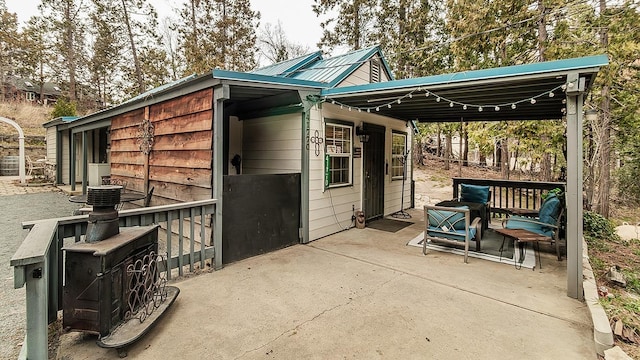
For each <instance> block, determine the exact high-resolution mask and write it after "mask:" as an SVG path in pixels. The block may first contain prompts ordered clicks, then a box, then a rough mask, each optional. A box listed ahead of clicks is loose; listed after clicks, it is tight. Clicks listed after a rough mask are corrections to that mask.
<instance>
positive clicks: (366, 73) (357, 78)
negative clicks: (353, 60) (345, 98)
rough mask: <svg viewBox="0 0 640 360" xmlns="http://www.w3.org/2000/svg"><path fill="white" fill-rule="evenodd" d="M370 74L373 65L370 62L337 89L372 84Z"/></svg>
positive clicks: (364, 64) (361, 66)
mask: <svg viewBox="0 0 640 360" xmlns="http://www.w3.org/2000/svg"><path fill="white" fill-rule="evenodd" d="M370 72H371V65H369V62H365V63H363V64H362V65H360V67H359V68H357V69H356V71H354V72H353V73H351V75H349V76H347V78H346V79H344V80H343V81H341V82H340V84H338V86H336V87H342V86H352V85H363V84H369V83H370V82H371V81H370V80H371V77H370Z"/></svg>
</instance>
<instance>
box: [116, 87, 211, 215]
mask: <svg viewBox="0 0 640 360" xmlns="http://www.w3.org/2000/svg"><path fill="white" fill-rule="evenodd" d="M212 100H213V90H212V89H205V90H201V91H198V92H195V93H192V94H189V95H185V96H182V97H179V98H176V99H172V100H168V101H165V102H162V103H159V104H154V105H151V106H149V107H147V108H144V109H138V110H134V111H131V112H129V113H126V114H123V115H120V116H117V117H115V118H114V119H113V120H112V123H111V175H112V176H113V177H117V178H122V179H123V180H126V181H127V187H128V188H129V189H132V190H137V191H144V185H145V181H148V182H149V188H151V187H154V193H153V194H154V196H155V197H157V198H158V201H157V204H160V203H171V202H175V201H193V200H202V199H210V198H211V196H212V190H211V184H212V167H211V166H212V157H213V152H212V150H211V149H212V144H213V131H212V124H213V120H212V119H213V107H212V105H213V101H212ZM145 113H146V114H148V115H147V116H148V118H149V120H150V121H151V124H152V125H153V127H154V132H153V148H152V150H151V153H150V154H149V156H148V159H147V158H146V155H145V154H144V153H142V152H141V151H140V145H139V140H138V136H139V131H140V130H139V127H140V124H141V123H142V121H143V120H144V118H145ZM145 164H148V166H145ZM146 168H148V174H145V169H146ZM154 199H155V198H154Z"/></svg>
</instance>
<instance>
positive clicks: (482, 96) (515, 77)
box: [321, 55, 608, 299]
mask: <svg viewBox="0 0 640 360" xmlns="http://www.w3.org/2000/svg"><path fill="white" fill-rule="evenodd" d="M607 64H608V58H607V56H606V55H596V56H590V57H582V58H575V59H567V60H558V61H549V62H541V63H534V64H526V65H516V66H509V67H501V68H493V69H486V70H475V71H467V72H460V73H454V74H443V75H437V76H429V77H422V78H412V79H404V80H395V81H388V82H381V83H372V84H366V85H358V86H349V87H340V88H333V89H325V90H323V91H322V92H321V96H322V97H323V98H324V100H325V101H326V102H327V103H332V104H336V105H340V106H342V107H347V108H349V110H352V111H359V112H370V113H378V114H380V115H385V116H388V117H391V118H396V119H401V120H405V121H407V122H408V123H412V122H454V121H455V122H460V121H509V120H511V121H513V120H539V121H541V120H560V119H563V120H565V121H566V124H567V130H566V131H567V149H568V151H567V186H566V206H567V235H566V236H567V295H568V296H570V297H572V298H577V299H583V296H584V294H583V288H582V281H583V279H582V265H583V264H582V235H583V229H582V168H583V157H582V121H583V103H584V97H585V94H586V93H587V92H588V91H589V88H590V86H591V85H592V84H593V81H594V79H595V76H596V75H597V73H598V71H599V69H600V67H602V66H606V65H607Z"/></svg>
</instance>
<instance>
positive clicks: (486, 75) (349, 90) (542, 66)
mask: <svg viewBox="0 0 640 360" xmlns="http://www.w3.org/2000/svg"><path fill="white" fill-rule="evenodd" d="M608 64H609V58H608V57H607V55H595V56H586V57H581V58H574V59H566V60H555V61H545V62H538V63H532V64H524V65H514V66H505V67H498V68H492V69H483V70H474V71H464V72H459V73H452V74H442V75H434V76H427V77H421V78H413V79H403V80H394V81H387V82H381V83H372V84H366V85H355V86H346V87H341V88H333V89H324V90H322V92H321V93H320V96H334V95H347V94H356V93H365V92H370V91H381V90H394V89H403V88H412V87H418V86H426V87H428V86H438V85H445V84H455V83H464V82H472V81H482V80H489V79H500V78H509V77H517V76H527V75H535V74H545V73H556V72H562V71H577V70H580V69H589V68H596V67H601V66H606V65H608Z"/></svg>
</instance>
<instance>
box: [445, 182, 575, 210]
mask: <svg viewBox="0 0 640 360" xmlns="http://www.w3.org/2000/svg"><path fill="white" fill-rule="evenodd" d="M460 184H471V185H485V186H489V187H490V189H491V199H489V201H490V203H491V213H492V216H494V217H495V216H501V215H502V214H504V213H506V212H507V211H506V209H507V208H524V209H532V210H537V209H539V208H540V205H541V202H542V198H541V195H542V194H544V193H546V192H548V191H549V190H552V189H555V188H559V189H561V190H562V191H565V190H566V184H565V183H563V182H539V181H519V180H492V179H470V178H457V177H455V178H453V198H457V197H458V196H459V190H460Z"/></svg>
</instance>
